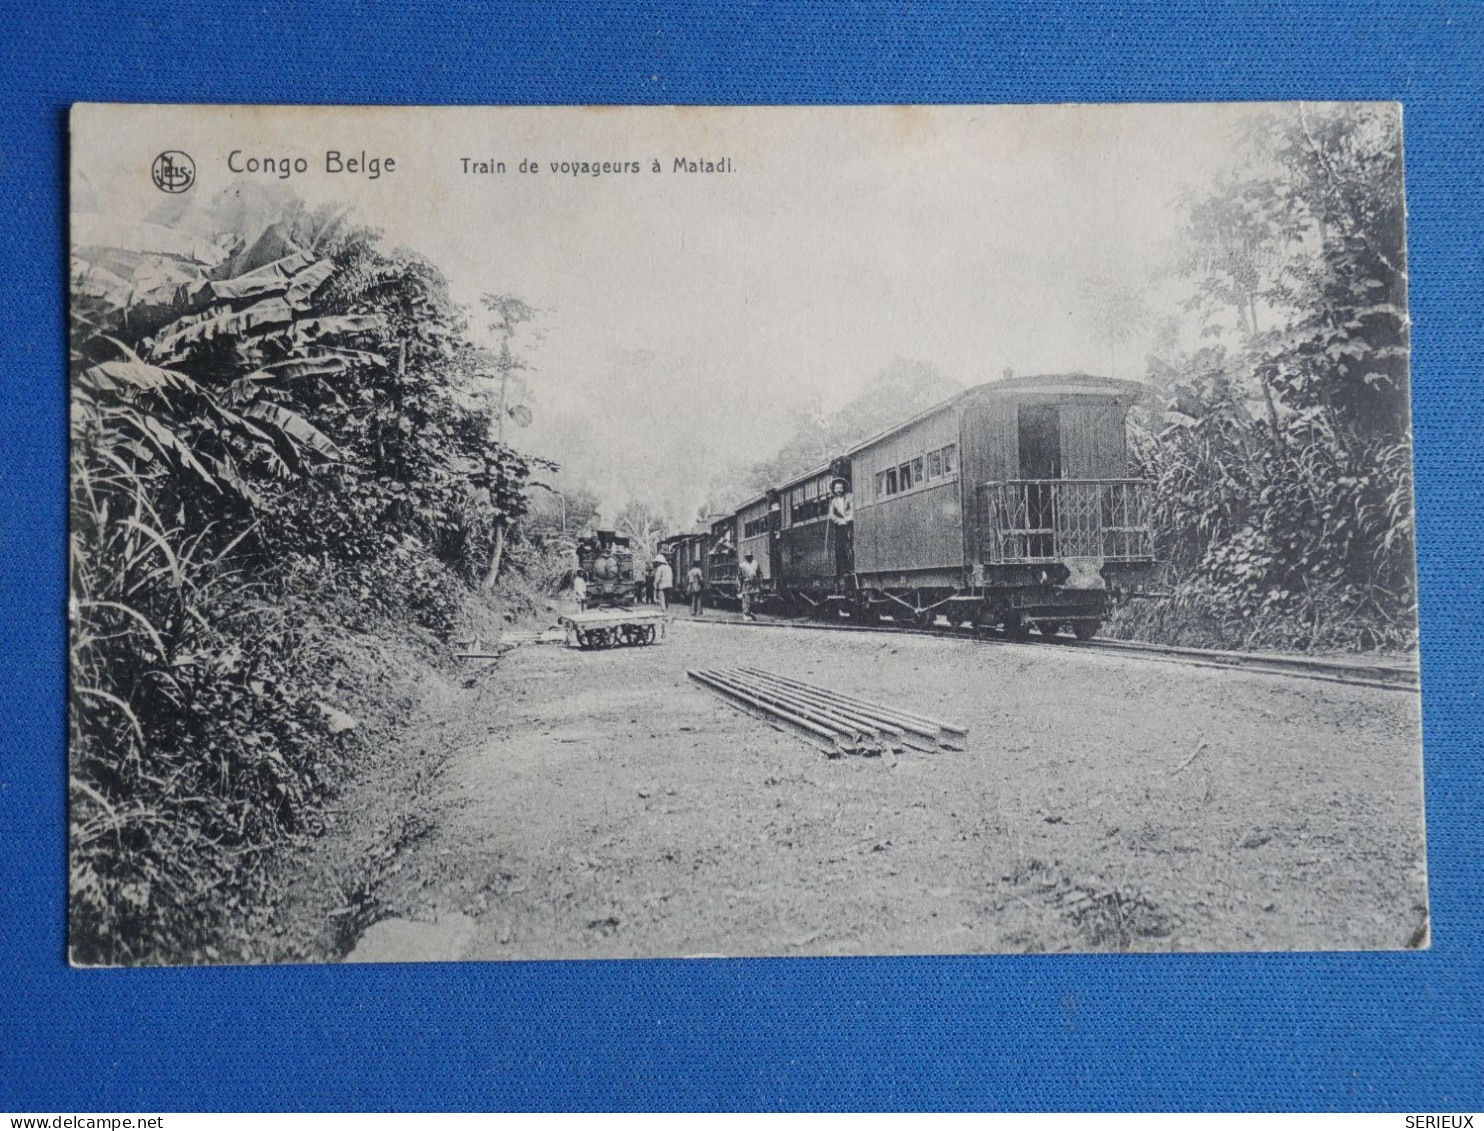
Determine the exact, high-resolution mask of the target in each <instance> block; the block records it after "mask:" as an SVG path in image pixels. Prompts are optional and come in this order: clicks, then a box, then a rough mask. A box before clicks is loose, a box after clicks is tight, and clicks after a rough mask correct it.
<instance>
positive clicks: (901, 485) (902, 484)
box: [897, 463, 912, 491]
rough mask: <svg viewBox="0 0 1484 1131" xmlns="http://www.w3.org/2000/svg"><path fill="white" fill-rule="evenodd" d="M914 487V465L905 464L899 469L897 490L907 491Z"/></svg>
mask: <svg viewBox="0 0 1484 1131" xmlns="http://www.w3.org/2000/svg"><path fill="white" fill-rule="evenodd" d="M911 486H912V465H911V464H910V463H904V464H902V466H901V467H899V468H897V489H898V490H900V491H905V490H907V488H909V487H911Z"/></svg>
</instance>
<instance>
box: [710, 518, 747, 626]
mask: <svg viewBox="0 0 1484 1131" xmlns="http://www.w3.org/2000/svg"><path fill="white" fill-rule="evenodd" d="M738 529H739V526H738V522H737V515H736V513H732V514H728V515H722V516H720V517H719V518H715V519H713V520H712V522H711V529H710V532H709V533H708V534H707V535H706V536H705V544H704V546H703V548H702V551H701V557H702V565H701V572H702V573H704V574H705V576H706V601H707V603H708V604H716V603H717V602H719V601H736V600H737V599H738V596H739V592H738V587H737V563H738V562H739V561H740V560H741V558H740V556H739V554H738V552H737V544H738V538H737V532H738Z"/></svg>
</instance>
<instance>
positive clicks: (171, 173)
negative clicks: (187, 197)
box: [149, 149, 196, 192]
mask: <svg viewBox="0 0 1484 1131" xmlns="http://www.w3.org/2000/svg"><path fill="white" fill-rule="evenodd" d="M149 174H150V177H151V178H152V179H153V180H154V182H155V188H157V189H159V190H160V191H161V192H185V190H186V189H188V188H190V187H191V186H192V185H193V184H195V183H196V163H195V162H194V161H192V160H191V155H190V154H189V153H182V152H181V151H180V150H178V149H167V150H165V152H164V153H162V154H160V155H159V156H158V157H156V158H155V163H154V164H153V165H151V166H150V170H149Z"/></svg>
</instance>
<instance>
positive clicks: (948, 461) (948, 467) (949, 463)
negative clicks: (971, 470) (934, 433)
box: [943, 444, 958, 475]
mask: <svg viewBox="0 0 1484 1131" xmlns="http://www.w3.org/2000/svg"><path fill="white" fill-rule="evenodd" d="M957 446H958V445H957V444H949V445H948V446H947V447H946V448H944V449H943V474H944V475H952V474H953V450H954V448H956V447H957Z"/></svg>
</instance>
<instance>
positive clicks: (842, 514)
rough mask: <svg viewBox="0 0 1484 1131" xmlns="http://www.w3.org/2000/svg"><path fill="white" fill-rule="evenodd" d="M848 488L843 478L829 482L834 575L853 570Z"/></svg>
mask: <svg viewBox="0 0 1484 1131" xmlns="http://www.w3.org/2000/svg"><path fill="white" fill-rule="evenodd" d="M849 490H850V484H849V483H847V482H846V481H845V480H844V479H834V480H832V481H831V482H830V509H829V518H830V538H831V539H832V540H833V541H834V545H835V576H836V577H844V576H845V575H846V574H848V573H852V572H854V570H855V511H854V509H853V508H852V506H851V501H850V494H849Z"/></svg>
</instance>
